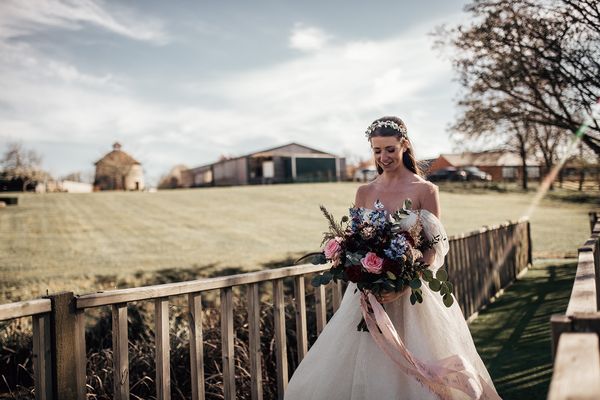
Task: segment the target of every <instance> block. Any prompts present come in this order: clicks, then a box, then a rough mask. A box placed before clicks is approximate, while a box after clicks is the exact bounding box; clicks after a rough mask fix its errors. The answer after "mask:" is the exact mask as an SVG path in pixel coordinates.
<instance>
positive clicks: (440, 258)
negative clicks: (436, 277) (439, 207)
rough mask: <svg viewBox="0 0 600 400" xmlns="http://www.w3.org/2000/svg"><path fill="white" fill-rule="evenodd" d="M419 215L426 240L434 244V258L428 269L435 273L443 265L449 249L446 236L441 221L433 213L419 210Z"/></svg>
mask: <svg viewBox="0 0 600 400" xmlns="http://www.w3.org/2000/svg"><path fill="white" fill-rule="evenodd" d="M419 213H420V220H421V225H422V227H423V234H424V235H425V238H426V239H427V240H429V241H430V242H433V243H434V244H433V250H434V251H435V258H434V260H433V262H432V264H431V266H430V267H429V268H430V269H432V270H433V271H434V272H435V271H437V270H438V269H439V268H440V267H441V266H442V265H443V264H444V257H445V256H446V254H447V253H448V250H449V249H450V246H449V244H448V235H446V230H445V229H444V226H443V225H442V223H441V221H440V220H439V219H438V218H437V217H436V216H435V215H434V214H433V213H431V212H429V211H427V210H420V212H419Z"/></svg>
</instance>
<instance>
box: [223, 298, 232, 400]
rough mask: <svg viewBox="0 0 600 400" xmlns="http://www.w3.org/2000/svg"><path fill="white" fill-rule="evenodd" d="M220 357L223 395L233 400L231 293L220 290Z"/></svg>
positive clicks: (226, 399) (226, 398) (227, 399)
mask: <svg viewBox="0 0 600 400" xmlns="http://www.w3.org/2000/svg"><path fill="white" fill-rule="evenodd" d="M221 356H222V360H223V394H224V396H225V400H230V399H235V355H234V335H233V292H232V290H231V288H230V287H226V288H223V289H221Z"/></svg>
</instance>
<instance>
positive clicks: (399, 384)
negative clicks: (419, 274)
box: [285, 117, 499, 400]
mask: <svg viewBox="0 0 600 400" xmlns="http://www.w3.org/2000/svg"><path fill="white" fill-rule="evenodd" d="M366 134H367V138H368V140H369V142H370V144H371V148H372V150H373V154H374V158H375V162H376V165H377V169H378V171H379V176H378V177H377V179H375V180H374V181H373V182H371V183H368V184H366V185H363V186H360V187H359V188H358V190H357V192H356V199H355V206H356V207H362V208H364V210H363V211H364V212H369V209H373V208H374V207H376V206H377V205H379V207H381V206H383V207H384V208H385V210H386V211H388V212H393V211H395V210H397V209H399V208H401V207H402V205H403V203H404V200H405V199H410V200H411V201H412V209H413V210H415V211H413V212H411V217H410V218H406V220H405V221H406V222H405V223H406V225H407V226H405V228H410V227H411V226H412V225H414V224H418V223H420V224H421V225H422V229H423V232H424V233H425V236H426V237H427V238H429V239H431V238H433V237H435V236H436V235H439V237H441V238H443V239H444V240H440V241H438V243H437V244H435V245H434V246H433V249H431V250H428V251H426V252H425V254H424V257H423V258H424V260H425V262H427V263H428V264H430V268H431V269H432V270H434V271H436V270H437V269H439V268H440V267H441V266H442V264H443V262H444V256H445V255H446V253H447V252H448V241H447V239H446V233H445V231H444V228H443V226H442V225H441V223H440V221H439V218H440V205H439V198H438V189H437V187H436V186H435V185H434V184H432V183H430V182H428V181H426V180H424V179H423V178H422V177H421V176H420V171H419V168H418V166H417V163H416V160H415V157H414V154H413V151H412V148H411V143H410V141H409V139H408V136H407V130H406V126H405V125H404V123H403V122H402V120H401V119H400V118H397V117H384V118H380V119H378V120H376V121H375V122H373V124H371V125H370V126H369V128H368V129H367V132H366ZM376 204H377V205H376ZM450 273H451V271H450ZM421 287H422V290H423V303H417V304H415V305H412V304H411V303H410V300H409V296H407V295H406V293H407V291H408V290H405V291H404V292H391V293H387V294H383V295H381V296H380V297H379V298H378V299H377V300H378V301H379V302H380V303H382V304H385V312H386V313H387V316H388V317H389V319H390V320H391V322H392V324H393V328H395V332H397V337H398V338H399V341H400V342H401V343H403V345H404V346H406V350H407V351H408V352H409V356H408V357H406V356H403V355H402V352H400V351H396V349H397V347H393V346H391V347H390V346H387V344H389V343H387V342H386V343H384V345H382V341H381V340H379V341H378V342H376V341H375V340H374V338H375V337H376V336H377V334H372V333H371V332H363V331H358V330H357V328H356V327H357V324H358V323H359V322H360V320H361V318H362V316H363V314H362V313H361V292H360V291H355V290H354V289H355V284H353V283H350V284H349V285H348V288H347V290H346V293H345V295H344V298H343V300H342V303H341V306H340V308H339V309H338V311H337V312H336V313H335V315H334V316H333V317H332V318H331V320H330V321H329V323H328V324H327V326H326V327H325V329H324V330H323V332H321V334H320V335H319V338H318V339H317V341H316V342H315V343H314V345H313V346H312V347H311V349H310V351H309V352H308V354H307V355H306V357H305V358H304V360H303V361H302V362H301V363H300V365H299V366H298V368H297V369H296V371H295V372H294V375H293V376H292V378H291V380H290V382H289V384H288V387H287V390H286V393H285V399H286V400H317V399H322V400H361V399H374V400H388V399H389V400H426V399H499V397H498V395H497V394H496V391H495V389H494V387H493V383H492V380H491V378H490V376H489V374H488V372H487V370H486V368H485V365H484V364H483V362H482V361H481V358H480V357H479V355H478V354H477V350H476V349H475V345H474V344H473V339H472V337H471V334H470V332H469V329H468V326H467V324H466V322H465V320H464V317H463V315H462V313H461V311H460V308H459V306H458V304H457V302H456V301H454V304H453V305H452V306H451V307H450V308H448V307H446V306H445V305H444V304H443V301H442V297H441V296H440V295H439V293H434V292H432V291H431V290H430V289H429V287H428V286H427V285H426V284H424V285H422V286H421ZM373 300H374V299H373ZM378 322H379V320H378ZM371 330H372V331H373V329H371ZM375 331H379V329H377V328H376V329H375ZM379 335H380V336H379V337H380V338H381V337H382V335H381V333H379ZM386 346H387V347H386ZM390 349H391V350H390ZM411 360H417V363H420V365H425V366H426V367H427V368H425V369H427V370H428V371H429V372H431V371H435V372H433V373H432V374H433V376H435V375H436V372H439V371H448V370H447V369H446V370H445V369H444V367H441V369H440V367H439V365H441V364H440V361H441V363H444V360H454V361H456V360H460V362H459V364H460V368H459V369H461V368H464V369H465V370H467V371H469V372H468V373H466V374H463V375H464V376H467V377H469V379H468V381H469V382H468V384H469V385H470V387H471V389H470V390H466V389H463V390H461V388H464V384H463V385H461V384H458V385H457V384H456V382H457V381H459V380H460V379H454V380H453V382H454V383H455V384H454V385H451V384H450V385H448V384H446V383H447V382H450V381H451V380H452V379H450V380H448V379H446V380H443V379H442V380H439V379H438V380H437V381H436V379H435V378H434V379H433V381H435V382H433V384H429V383H431V382H428V379H427V378H431V376H432V375H431V374H430V375H427V373H426V375H425V376H424V375H419V373H418V372H417V373H414V371H415V368H414V367H415V364H412V365H411V362H410V361H411ZM447 365H448V363H447V362H446V366H447ZM436 366H437V367H436ZM411 367H412V368H411ZM430 367H431V368H430ZM416 370H419V368H418V367H417V368H416ZM423 370H424V369H421V371H423ZM463 375H461V377H464V376H463ZM455 377H456V375H455ZM463 381H464V379H463ZM451 386H453V387H451Z"/></svg>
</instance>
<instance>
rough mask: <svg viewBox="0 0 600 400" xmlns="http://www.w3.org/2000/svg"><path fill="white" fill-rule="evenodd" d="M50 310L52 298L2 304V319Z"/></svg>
mask: <svg viewBox="0 0 600 400" xmlns="http://www.w3.org/2000/svg"><path fill="white" fill-rule="evenodd" d="M50 310H51V301H50V299H36V300H28V301H19V302H16V303H8V304H0V321H4V320H7V319H13V318H21V317H28V316H31V315H37V314H44V313H49V312H50Z"/></svg>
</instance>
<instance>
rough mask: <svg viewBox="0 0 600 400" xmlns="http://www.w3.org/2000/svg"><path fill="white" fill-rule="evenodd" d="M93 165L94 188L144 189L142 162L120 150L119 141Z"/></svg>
mask: <svg viewBox="0 0 600 400" xmlns="http://www.w3.org/2000/svg"><path fill="white" fill-rule="evenodd" d="M94 165H95V166H96V175H95V178H94V190H144V170H143V168H142V164H141V163H140V162H139V161H137V160H136V159H134V158H133V157H132V156H130V155H129V154H127V153H125V152H124V151H123V150H121V144H120V143H118V142H117V143H115V144H113V150H112V151H111V152H110V153H108V154H106V155H105V156H104V157H102V158H101V159H100V160H98V161H96V162H95V163H94Z"/></svg>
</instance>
